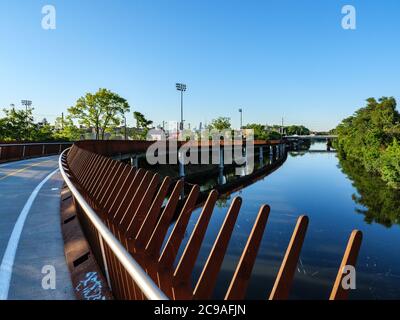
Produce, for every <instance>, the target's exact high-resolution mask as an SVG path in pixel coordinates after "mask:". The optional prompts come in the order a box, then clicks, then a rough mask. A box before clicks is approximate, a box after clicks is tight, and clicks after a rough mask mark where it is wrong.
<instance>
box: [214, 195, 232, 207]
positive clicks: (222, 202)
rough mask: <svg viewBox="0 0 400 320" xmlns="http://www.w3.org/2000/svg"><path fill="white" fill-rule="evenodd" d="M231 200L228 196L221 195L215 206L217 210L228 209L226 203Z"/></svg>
mask: <svg viewBox="0 0 400 320" xmlns="http://www.w3.org/2000/svg"><path fill="white" fill-rule="evenodd" d="M230 199H231V196H230V195H221V196H220V197H219V199H218V200H217V203H216V206H217V208H227V207H229V203H228V201H229V200H230Z"/></svg>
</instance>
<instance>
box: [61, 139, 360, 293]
mask: <svg viewBox="0 0 400 320" xmlns="http://www.w3.org/2000/svg"><path fill="white" fill-rule="evenodd" d="M99 143H101V142H99ZM78 145H79V144H78ZM96 148H97V147H96ZM91 150H93V149H91ZM59 165H60V170H61V173H62V175H63V177H64V179H65V182H66V184H67V186H68V187H69V189H70V190H71V192H72V195H73V198H74V200H75V201H74V203H75V205H76V210H77V215H78V218H79V221H80V223H81V226H82V228H83V230H84V232H85V235H86V236H87V238H88V242H89V243H90V245H91V248H92V251H93V254H94V255H95V257H96V260H97V262H98V263H99V265H100V267H101V268H102V270H103V273H104V275H105V278H106V279H107V281H108V284H109V287H110V288H111V290H112V293H113V295H114V297H115V298H116V299H136V300H137V299H167V298H169V299H210V298H211V297H212V295H213V292H214V289H215V285H216V283H217V278H218V274H219V272H220V269H221V266H222V262H223V260H224V257H225V255H226V252H227V247H228V244H229V241H230V238H231V236H232V233H233V231H234V229H235V228H234V226H235V224H236V219H237V217H238V214H239V211H240V207H241V203H242V199H241V198H240V197H236V198H234V199H233V201H232V202H231V205H230V207H229V209H228V211H227V213H226V216H225V220H224V222H223V224H222V226H221V228H220V229H219V232H218V235H217V237H216V239H215V240H214V244H213V246H212V249H211V251H210V253H209V254H208V258H207V260H206V263H205V264H204V266H203V269H202V272H201V275H200V277H199V278H198V280H197V281H196V283H195V284H194V285H193V284H192V280H193V279H192V275H193V271H194V267H195V264H196V260H197V258H198V256H199V253H200V251H201V249H202V243H203V240H204V237H205V233H206V231H207V229H208V226H209V222H210V220H211V215H212V212H213V209H214V207H215V205H216V203H217V200H218V193H217V192H216V191H215V190H214V191H211V192H210V193H209V195H208V198H207V200H206V201H205V203H204V204H203V206H202V208H201V213H200V215H199V217H198V219H197V222H196V224H195V226H194V228H193V231H192V232H191V234H190V236H189V240H188V241H187V243H186V245H185V247H184V248H183V251H182V252H183V253H182V254H181V256H179V255H178V252H181V251H180V247H181V246H182V245H183V239H184V238H185V234H186V232H187V226H188V224H189V220H190V217H191V215H192V213H193V211H194V209H195V208H196V207H198V203H197V201H198V199H199V194H200V188H199V186H198V185H193V186H192V187H191V190H190V192H189V193H188V195H187V196H186V197H182V192H183V188H184V183H183V181H182V180H179V181H176V182H173V181H172V179H170V178H169V177H165V178H164V179H161V178H160V176H159V174H157V173H154V172H150V171H145V170H143V169H137V168H135V167H132V166H130V165H127V164H125V163H122V162H118V161H116V160H112V159H110V158H108V157H105V156H103V155H101V154H98V153H94V152H91V151H88V150H85V149H84V148H82V147H79V146H77V145H74V146H73V147H72V148H71V149H70V150H69V151H68V152H66V151H65V152H64V153H63V154H62V156H61V157H60V163H59ZM166 199H167V200H166ZM269 212H270V208H269V206H268V205H264V206H262V207H261V208H260V209H259V212H258V214H257V215H256V216H255V221H254V224H253V227H252V230H251V232H250V234H249V236H248V239H247V243H246V245H245V247H244V249H243V251H242V254H241V256H240V258H239V259H238V263H237V266H236V269H235V272H234V274H233V277H232V279H231V281H230V284H229V286H227V287H228V290H227V292H226V294H225V299H235V300H237V299H244V298H245V295H246V290H247V287H248V284H249V280H250V277H251V273H252V269H253V266H254V264H255V262H256V258H257V252H258V249H259V247H260V243H261V241H262V239H263V235H264V229H265V226H266V224H267V220H268V217H269ZM307 226H308V218H307V217H306V216H300V217H299V218H298V220H297V224H296V227H295V229H294V231H293V234H292V237H291V240H290V242H289V244H288V247H287V250H286V254H285V256H284V259H283V261H282V264H281V267H280V269H279V272H278V274H277V277H276V280H275V283H274V286H273V290H272V292H271V293H270V294H269V299H273V300H276V299H287V298H288V297H289V293H290V287H291V284H292V280H293V278H294V275H295V272H296V266H297V263H298V259H299V256H300V252H301V248H302V245H303V241H304V238H305V235H306V230H307ZM171 229H172V231H171V232H170V233H169V232H168V230H171ZM168 234H169V235H168ZM360 244H361V232H359V231H354V232H353V233H352V235H351V237H350V240H349V242H348V246H347V248H346V252H345V255H344V257H343V260H342V265H341V267H340V269H339V271H338V274H337V280H336V282H335V285H334V287H333V290H332V294H331V298H332V299H338V298H345V297H346V295H347V294H348V291H346V290H344V289H343V288H342V287H341V279H342V277H343V276H344V274H343V270H342V266H347V265H355V262H356V259H357V254H358V250H359V247H360ZM175 262H176V263H175Z"/></svg>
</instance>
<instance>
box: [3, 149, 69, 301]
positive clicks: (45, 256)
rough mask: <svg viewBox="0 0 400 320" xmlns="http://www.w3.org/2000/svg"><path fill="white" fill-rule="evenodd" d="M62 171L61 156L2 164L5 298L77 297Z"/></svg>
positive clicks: (43, 298) (53, 298)
mask: <svg viewBox="0 0 400 320" xmlns="http://www.w3.org/2000/svg"><path fill="white" fill-rule="evenodd" d="M57 168H58V156H52V157H46V158H38V159H31V160H24V161H18V162H13V163H6V164H1V165H0V259H1V260H0V261H1V265H0V299H18V300H19V299H24V300H48V299H51V300H59V299H61V300H66V299H75V295H74V291H73V287H72V283H71V279H70V274H69V270H68V267H67V265H66V262H65V256H64V243H63V239H62V234H61V226H60V188H61V186H62V178H61V175H60V173H59V172H58V171H56V170H57ZM54 273H55V277H53V275H54ZM53 284H55V289H53V287H54V286H53ZM43 285H44V286H43Z"/></svg>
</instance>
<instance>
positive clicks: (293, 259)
mask: <svg viewBox="0 0 400 320" xmlns="http://www.w3.org/2000/svg"><path fill="white" fill-rule="evenodd" d="M307 226H308V217H307V216H301V217H299V218H298V220H297V224H296V227H295V229H294V231H293V234H292V238H291V239H290V242H289V246H288V248H287V250H286V253H285V257H284V258H283V261H282V265H281V268H280V269H279V272H278V276H277V277H276V280H275V284H274V287H273V288H272V292H271V294H270V296H269V299H270V300H286V299H287V298H288V297H289V291H290V287H291V285H292V280H293V277H294V273H295V271H296V267H297V262H298V260H299V256H300V251H301V247H302V246H303V241H304V237H305V235H306V231H307Z"/></svg>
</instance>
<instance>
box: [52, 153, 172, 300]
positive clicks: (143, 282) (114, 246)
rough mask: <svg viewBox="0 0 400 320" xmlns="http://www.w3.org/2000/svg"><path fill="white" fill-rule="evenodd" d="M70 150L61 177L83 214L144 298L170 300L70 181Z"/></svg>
mask: <svg viewBox="0 0 400 320" xmlns="http://www.w3.org/2000/svg"><path fill="white" fill-rule="evenodd" d="M68 150H69V148H68V149H65V150H64V151H63V152H62V153H61V155H60V158H59V160H58V165H59V168H60V172H61V175H62V177H63V179H64V181H65V183H66V184H67V186H68V188H69V190H70V191H71V193H72V195H73V196H74V198H75V200H76V201H77V202H78V203H79V205H80V206H81V208H82V210H83V212H84V213H85V214H86V216H87V217H88V218H89V219H90V221H91V222H92V224H93V226H94V227H95V228H96V230H97V231H98V232H99V234H100V236H101V238H102V239H104V241H105V242H106V243H107V244H108V246H109V247H110V249H111V251H112V252H113V253H114V254H115V256H116V257H117V258H118V260H119V262H121V264H122V265H123V266H124V267H125V269H126V271H127V272H128V273H129V274H130V276H131V277H132V279H133V281H134V282H135V283H136V284H137V286H138V287H139V288H140V289H141V291H142V292H143V294H144V296H145V297H146V298H147V299H150V300H168V297H167V296H166V295H165V294H164V292H162V290H161V289H160V288H159V287H158V286H157V285H156V284H155V283H154V281H153V279H151V278H150V276H149V275H148V274H147V273H146V272H145V271H144V270H143V268H142V267H141V266H140V265H139V264H138V263H137V262H136V260H135V259H134V258H133V257H132V256H131V254H130V253H129V252H128V251H127V250H126V249H125V248H124V247H123V246H122V244H121V243H120V242H119V241H118V240H117V238H115V237H114V235H113V234H112V233H111V231H110V230H109V229H108V228H107V226H106V225H105V224H104V223H103V221H102V220H101V219H100V218H99V217H98V215H97V214H96V212H94V210H93V209H92V208H91V207H90V205H89V204H88V203H87V202H86V200H85V199H84V198H83V196H82V195H81V194H80V193H79V192H78V190H77V189H76V187H75V186H74V184H73V183H72V182H71V180H70V179H69V177H68V175H67V174H66V172H65V171H64V167H63V164H62V157H63V155H64V154H65V153H66V152H67V151H68ZM103 258H104V257H103Z"/></svg>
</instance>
